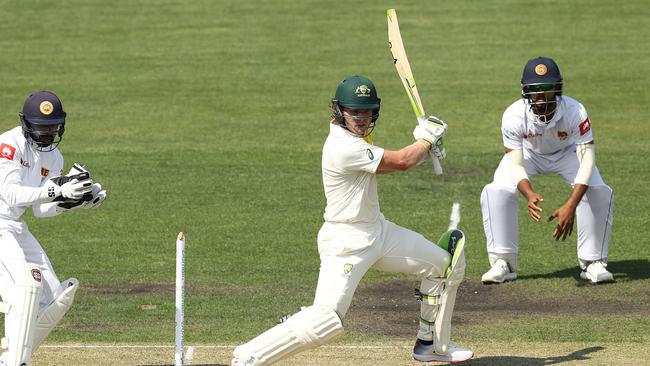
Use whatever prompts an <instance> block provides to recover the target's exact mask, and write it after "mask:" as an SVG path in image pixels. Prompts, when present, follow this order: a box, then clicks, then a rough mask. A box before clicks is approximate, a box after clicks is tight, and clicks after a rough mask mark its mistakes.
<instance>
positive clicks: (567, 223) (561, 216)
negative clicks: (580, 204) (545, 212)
mask: <svg viewBox="0 0 650 366" xmlns="http://www.w3.org/2000/svg"><path fill="white" fill-rule="evenodd" d="M575 212H576V208H575V206H573V205H570V204H564V205H562V207H560V208H558V209H557V210H555V211H553V213H552V214H551V216H549V217H548V220H547V222H551V221H553V220H554V219H555V218H556V217H557V226H556V227H555V230H554V231H553V237H554V238H555V240H556V241H557V240H560V237H561V238H562V240H565V239H566V237H567V236H570V235H571V233H572V232H573V219H574V217H575Z"/></svg>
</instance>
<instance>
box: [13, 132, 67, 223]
mask: <svg viewBox="0 0 650 366" xmlns="http://www.w3.org/2000/svg"><path fill="white" fill-rule="evenodd" d="M62 169H63V156H62V155H61V153H60V152H59V150H58V149H56V148H55V149H54V150H52V151H50V152H40V151H37V150H36V149H35V148H34V146H32V144H31V143H29V142H27V139H25V136H24V135H23V131H22V128H21V127H20V126H18V127H16V128H14V129H11V130H9V131H7V132H5V133H3V134H2V135H0V227H1V226H3V225H7V224H10V222H11V221H13V222H16V221H19V220H20V217H21V216H22V214H23V213H24V212H25V210H26V209H27V207H29V206H44V205H40V203H41V202H43V195H42V192H43V190H42V189H37V188H36V187H40V186H42V185H43V183H45V181H47V180H48V179H50V178H52V177H55V176H59V175H61V173H62ZM50 205H52V204H49V205H48V206H50ZM35 209H36V207H35ZM39 209H40V207H39Z"/></svg>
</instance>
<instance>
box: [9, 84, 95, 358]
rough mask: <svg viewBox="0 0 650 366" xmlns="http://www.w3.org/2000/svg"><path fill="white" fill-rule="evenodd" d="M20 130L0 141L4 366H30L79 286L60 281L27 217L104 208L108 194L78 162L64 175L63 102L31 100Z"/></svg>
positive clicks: (39, 96) (50, 97)
mask: <svg viewBox="0 0 650 366" xmlns="http://www.w3.org/2000/svg"><path fill="white" fill-rule="evenodd" d="M19 116H20V121H21V125H20V126H18V127H16V128H13V129H11V130H9V131H7V132H5V133H3V134H2V135H0V296H1V297H2V301H1V302H0V311H1V312H2V313H4V314H5V319H4V325H5V331H4V333H5V337H4V338H2V355H0V365H3V366H29V365H31V364H32V363H31V357H32V353H33V352H34V351H35V350H36V349H37V348H38V347H39V345H40V344H41V343H42V342H43V340H44V339H45V338H46V337H47V335H48V334H49V333H50V331H51V330H52V329H53V328H54V326H55V325H56V324H57V323H58V322H59V321H60V320H61V318H63V316H64V315H65V313H66V312H67V311H68V309H69V308H70V306H71V305H72V301H73V299H74V294H75V292H76V291H77V289H78V287H79V285H78V282H77V280H76V279H74V278H71V279H68V280H66V281H64V282H59V279H58V278H57V276H56V274H55V273H54V270H53V269H52V264H51V263H50V260H49V259H48V257H47V255H46V254H45V252H44V251H43V248H42V247H41V245H40V244H39V243H38V241H37V240H36V238H35V237H34V236H33V235H32V234H31V233H30V232H29V229H28V228H27V225H26V224H25V221H23V220H22V219H21V216H22V215H23V213H24V212H25V210H26V209H27V208H28V207H30V206H31V208H32V212H33V213H34V216H36V217H50V216H55V215H58V214H60V213H62V212H66V211H70V210H74V209H77V208H95V207H98V206H99V205H100V204H101V203H102V202H103V201H104V199H105V198H106V191H104V190H102V189H101V186H100V185H99V184H98V183H93V181H92V180H91V179H90V174H89V173H88V172H87V171H86V170H85V169H84V168H83V167H82V166H80V165H78V164H75V165H74V166H73V168H72V169H71V171H70V173H69V174H68V175H66V176H61V172H62V169H63V157H62V155H61V153H60V152H59V150H58V148H57V145H58V143H59V142H60V141H61V138H62V137H63V133H64V126H65V118H66V113H65V112H64V111H63V106H62V105H61V101H60V100H59V98H58V97H57V96H56V95H54V94H52V93H50V92H46V91H41V92H36V93H33V94H31V95H30V96H29V97H28V98H27V99H26V100H25V104H24V106H23V110H22V112H20V113H19Z"/></svg>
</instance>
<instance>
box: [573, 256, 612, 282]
mask: <svg viewBox="0 0 650 366" xmlns="http://www.w3.org/2000/svg"><path fill="white" fill-rule="evenodd" d="M606 267H607V263H604V262H603V261H595V262H591V263H589V265H588V266H587V268H586V269H585V270H584V271H582V272H581V273H580V278H582V279H583V280H588V281H591V283H601V282H612V281H614V275H613V274H612V273H611V272H609V271H608V270H607V269H606Z"/></svg>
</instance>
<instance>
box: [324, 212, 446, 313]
mask: <svg viewBox="0 0 650 366" xmlns="http://www.w3.org/2000/svg"><path fill="white" fill-rule="evenodd" d="M363 229H365V227H361V229H359V230H355V229H354V227H353V226H351V225H344V224H330V223H325V224H324V225H323V227H322V228H321V230H320V232H319V234H318V251H319V253H320V259H321V264H320V273H319V276H318V285H317V287H316V295H315V298H314V305H315V306H323V307H326V308H329V309H334V310H335V311H336V312H337V313H338V314H339V316H340V317H341V318H343V317H344V316H345V314H346V313H347V311H348V308H349V307H350V303H351V301H352V295H354V291H355V290H356V289H357V286H358V285H359V282H360V281H361V278H363V276H364V275H365V274H366V272H367V271H368V270H369V269H370V268H376V269H379V270H382V271H389V272H403V273H410V274H414V275H417V276H418V277H420V278H422V279H424V278H428V277H431V278H438V277H442V275H443V273H444V271H445V270H446V269H447V266H448V264H449V262H450V255H449V253H448V252H447V251H446V250H444V249H442V248H440V247H438V245H436V244H434V243H433V242H431V241H429V240H428V239H426V238H425V237H424V236H422V235H421V234H418V233H416V232H414V231H411V230H409V229H406V228H403V227H401V226H399V225H396V224H394V223H392V222H390V221H388V220H386V219H384V218H383V216H382V218H380V219H379V222H378V223H377V226H376V229H375V230H374V232H373V233H370V232H368V233H364V232H363ZM364 237H365V238H371V244H370V245H369V246H367V247H366V248H365V249H362V250H360V251H357V250H352V251H349V250H348V249H347V248H358V247H359V245H358V243H356V242H352V241H355V240H364V239H363V238H364Z"/></svg>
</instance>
